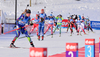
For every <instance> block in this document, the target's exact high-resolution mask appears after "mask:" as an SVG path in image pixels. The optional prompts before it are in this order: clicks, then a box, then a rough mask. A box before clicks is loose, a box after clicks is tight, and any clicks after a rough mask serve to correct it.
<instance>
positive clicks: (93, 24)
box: [91, 21, 100, 29]
mask: <svg viewBox="0 0 100 57" xmlns="http://www.w3.org/2000/svg"><path fill="white" fill-rule="evenodd" d="M91 27H92V28H94V29H100V21H91Z"/></svg>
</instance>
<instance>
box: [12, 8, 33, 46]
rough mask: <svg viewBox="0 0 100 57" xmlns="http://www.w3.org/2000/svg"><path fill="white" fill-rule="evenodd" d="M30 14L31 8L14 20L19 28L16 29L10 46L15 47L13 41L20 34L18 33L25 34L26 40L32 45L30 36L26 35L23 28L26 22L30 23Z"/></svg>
mask: <svg viewBox="0 0 100 57" xmlns="http://www.w3.org/2000/svg"><path fill="white" fill-rule="evenodd" d="M30 14H31V10H29V9H28V10H26V12H25V14H22V15H21V16H20V17H19V18H18V19H17V20H16V27H17V28H20V29H19V30H16V36H15V37H14V39H13V40H12V42H11V44H10V47H11V48H13V47H16V46H15V45H14V43H15V41H16V40H17V39H18V37H19V36H20V33H22V34H25V36H26V37H27V39H28V41H29V42H30V45H31V46H32V47H34V44H33V42H32V40H31V38H30V36H29V35H28V32H27V30H26V28H25V25H26V24H28V25H30V19H31V18H30Z"/></svg>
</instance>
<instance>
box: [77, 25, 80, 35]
mask: <svg viewBox="0 0 100 57" xmlns="http://www.w3.org/2000/svg"><path fill="white" fill-rule="evenodd" d="M79 30H80V27H79V25H78V29H77V35H79Z"/></svg>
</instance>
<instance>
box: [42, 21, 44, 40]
mask: <svg viewBox="0 0 100 57" xmlns="http://www.w3.org/2000/svg"><path fill="white" fill-rule="evenodd" d="M43 39H44V23H43V24H42V40H43Z"/></svg>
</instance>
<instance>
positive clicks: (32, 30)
mask: <svg viewBox="0 0 100 57" xmlns="http://www.w3.org/2000/svg"><path fill="white" fill-rule="evenodd" d="M34 28H35V25H33V27H32V29H31V31H30V34H31V33H32V31H33V30H34Z"/></svg>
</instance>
